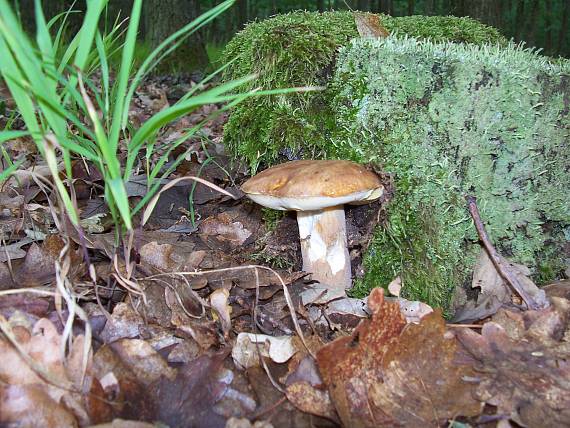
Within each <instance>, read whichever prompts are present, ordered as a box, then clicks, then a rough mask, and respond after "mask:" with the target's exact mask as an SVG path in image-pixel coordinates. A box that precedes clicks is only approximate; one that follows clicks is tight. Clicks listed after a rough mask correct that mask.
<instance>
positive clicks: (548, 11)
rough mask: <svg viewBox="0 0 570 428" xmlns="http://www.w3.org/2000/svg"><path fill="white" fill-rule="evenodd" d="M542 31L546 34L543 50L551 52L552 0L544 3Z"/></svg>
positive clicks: (546, 0)
mask: <svg viewBox="0 0 570 428" xmlns="http://www.w3.org/2000/svg"><path fill="white" fill-rule="evenodd" d="M544 6H545V7H544V9H545V10H544V31H545V32H546V35H545V40H544V50H545V51H546V52H551V51H552V0H545V1H544Z"/></svg>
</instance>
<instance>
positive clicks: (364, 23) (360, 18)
mask: <svg viewBox="0 0 570 428" xmlns="http://www.w3.org/2000/svg"><path fill="white" fill-rule="evenodd" d="M354 21H355V22H356V28H357V29H358V34H360V37H363V38H365V37H369V38H374V39H383V38H385V37H388V36H389V35H390V33H389V32H388V30H386V28H384V26H383V25H382V22H381V20H380V16H378V15H374V14H372V13H355V14H354Z"/></svg>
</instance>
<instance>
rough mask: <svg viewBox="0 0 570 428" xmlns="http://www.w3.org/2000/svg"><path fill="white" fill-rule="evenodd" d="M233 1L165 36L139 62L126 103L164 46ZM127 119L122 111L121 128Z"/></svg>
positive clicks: (209, 19) (217, 13)
mask: <svg viewBox="0 0 570 428" xmlns="http://www.w3.org/2000/svg"><path fill="white" fill-rule="evenodd" d="M234 2H235V0H226V1H224V2H222V3H220V4H219V5H217V6H216V7H214V8H212V9H210V10H208V11H207V12H205V13H203V14H202V15H200V16H199V17H198V18H196V19H195V20H193V21H192V22H190V23H188V24H187V25H185V26H184V27H182V28H181V29H180V30H178V31H176V32H174V33H173V34H172V35H170V36H169V37H167V38H166V39H165V40H164V41H163V42H162V43H160V44H159V45H158V46H157V47H156V49H154V50H153V51H152V52H151V53H150V55H149V56H148V57H147V58H146V60H145V61H144V62H143V63H142V64H141V66H140V68H139V70H138V71H137V73H136V74H135V76H134V77H133V79H132V82H131V86H130V88H129V91H128V93H127V97H126V103H127V105H129V104H130V101H131V99H132V97H133V95H134V93H135V90H136V88H137V87H138V85H139V83H140V81H141V80H142V78H143V77H144V76H145V75H146V74H147V73H148V72H149V71H150V70H151V68H152V67H151V64H153V63H154V62H155V59H156V57H158V56H160V54H161V52H162V50H163V49H164V48H165V47H167V46H168V45H169V44H171V43H172V42H173V41H175V40H176V39H178V38H180V37H181V36H183V35H184V34H187V33H189V32H191V31H193V30H194V31H195V30H196V29H197V28H198V27H200V26H203V25H205V24H207V23H208V22H210V21H212V20H213V19H215V18H216V17H217V16H218V15H220V14H222V13H223V12H225V11H226V10H227V9H229V8H230V7H231V6H232V5H233V4H234ZM127 120H128V113H127V112H123V116H122V118H121V127H122V128H124V127H125V126H126V123H127Z"/></svg>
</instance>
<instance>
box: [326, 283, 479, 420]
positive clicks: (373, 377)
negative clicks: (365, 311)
mask: <svg viewBox="0 0 570 428" xmlns="http://www.w3.org/2000/svg"><path fill="white" fill-rule="evenodd" d="M368 307H369V309H370V310H371V312H372V319H371V320H365V321H362V322H361V323H360V325H359V326H358V327H357V328H356V330H355V331H354V332H353V334H352V336H350V337H342V338H339V339H337V340H335V341H333V342H331V343H329V344H327V345H325V346H324V347H323V348H322V349H321V350H319V352H318V353H317V363H318V366H319V369H320V372H321V375H322V377H323V380H324V382H325V384H327V385H328V390H329V393H330V397H331V400H332V403H333V405H334V407H335V408H336V410H337V412H338V414H339V416H340V419H341V420H342V423H343V424H344V425H345V426H350V427H379V426H394V425H404V426H433V425H437V424H439V423H442V422H444V421H446V420H448V419H452V418H454V417H456V416H458V415H463V416H474V415H477V414H478V413H479V411H480V409H481V404H480V403H479V402H478V401H476V400H475V399H473V398H472V397H471V392H472V390H473V389H474V386H473V385H472V384H470V383H467V382H466V381H465V379H468V378H469V376H472V375H473V374H472V371H471V369H470V368H469V367H467V366H464V365H459V364H458V363H457V362H456V361H455V357H456V353H457V345H456V342H455V339H454V338H453V337H451V338H447V337H446V335H445V323H444V321H443V318H442V317H441V314H440V313H439V312H435V313H432V314H429V315H427V316H425V317H424V318H423V319H422V320H421V321H420V323H419V324H417V325H415V324H408V325H407V323H406V320H405V318H404V316H403V315H402V313H401V311H400V306H399V304H398V303H397V302H388V301H386V300H385V299H384V294H383V290H382V289H374V290H373V291H372V292H371V294H370V297H369V298H368Z"/></svg>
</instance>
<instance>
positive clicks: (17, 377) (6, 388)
mask: <svg viewBox="0 0 570 428" xmlns="http://www.w3.org/2000/svg"><path fill="white" fill-rule="evenodd" d="M16 318H17V317H13V319H12V318H11V319H10V321H8V322H3V329H5V331H7V332H8V334H9V335H10V336H12V337H13V339H14V340H15V342H16V343H17V346H18V350H17V349H16V348H15V347H14V345H13V344H12V343H9V342H8V341H7V339H6V337H2V338H0V355H2V364H0V385H1V386H0V409H1V411H0V425H2V426H4V424H7V425H9V426H12V424H14V426H24V427H26V426H30V427H31V426H40V425H41V426H45V427H60V426H61V427H67V426H73V427H74V426H77V423H80V424H82V425H85V424H89V423H90V422H91V421H93V420H95V421H98V420H99V419H98V416H97V415H96V414H93V413H92V410H95V407H94V406H93V405H92V404H93V403H92V401H93V400H98V401H100V396H101V394H100V393H97V391H96V387H97V386H98V383H92V377H91V356H90V355H89V357H88V366H87V375H86V376H85V377H84V372H83V364H82V360H83V355H84V354H83V352H84V340H83V336H78V337H76V338H75V340H74V341H73V344H72V346H71V349H70V353H69V355H68V356H67V357H64V356H63V354H62V347H61V346H62V340H63V339H62V337H61V336H60V334H59V333H58V332H57V329H56V327H55V326H54V325H53V324H52V322H51V321H49V320H48V319H45V318H42V319H40V320H39V321H37V322H36V323H35V324H34V325H33V328H31V329H29V328H28V327H26V326H25V323H22V322H21V321H18V320H17V319H16ZM96 410H97V411H98V412H99V413H100V414H104V413H105V412H106V405H105V404H103V405H102V406H99V407H98V408H97V409H96Z"/></svg>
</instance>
